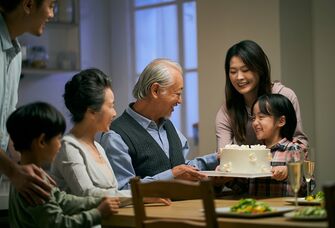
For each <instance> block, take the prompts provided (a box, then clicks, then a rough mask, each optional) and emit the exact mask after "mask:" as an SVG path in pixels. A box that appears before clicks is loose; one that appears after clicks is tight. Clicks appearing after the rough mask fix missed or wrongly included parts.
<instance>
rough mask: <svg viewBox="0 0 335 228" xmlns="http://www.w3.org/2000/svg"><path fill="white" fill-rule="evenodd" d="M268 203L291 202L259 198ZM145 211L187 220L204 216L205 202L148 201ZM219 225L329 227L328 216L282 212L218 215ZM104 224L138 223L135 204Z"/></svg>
mask: <svg viewBox="0 0 335 228" xmlns="http://www.w3.org/2000/svg"><path fill="white" fill-rule="evenodd" d="M259 200H260V201H262V202H266V203H268V205H269V206H270V207H271V206H272V207H283V206H292V204H290V203H288V202H287V200H288V198H285V197H282V198H264V199H259ZM237 202H238V199H225V198H223V199H216V200H215V206H216V207H231V206H232V205H234V204H236V203H237ZM146 213H147V215H148V216H149V217H152V218H180V219H185V220H194V221H199V220H204V214H203V211H202V202H201V201H200V200H185V201H174V202H172V204H171V205H170V206H163V205H157V204H147V205H146ZM218 221H219V226H220V227H224V228H237V227H238V228H254V227H257V228H270V227H271V228H289V227H297V228H299V227H311V228H327V227H328V225H327V221H326V220H307V221H305V220H292V219H289V218H286V217H284V216H283V215H282V214H279V215H276V216H270V217H258V218H240V217H225V216H220V215H219V217H218ZM102 227H114V228H115V227H135V217H134V212H133V208H132V206H128V207H125V208H120V209H119V212H118V214H115V215H113V216H111V217H109V218H108V219H104V220H103V221H102Z"/></svg>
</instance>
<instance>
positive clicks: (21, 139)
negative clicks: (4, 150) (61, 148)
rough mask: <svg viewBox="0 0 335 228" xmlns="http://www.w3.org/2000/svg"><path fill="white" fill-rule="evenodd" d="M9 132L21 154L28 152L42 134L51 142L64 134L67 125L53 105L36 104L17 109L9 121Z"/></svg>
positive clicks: (7, 125) (7, 124)
mask: <svg viewBox="0 0 335 228" xmlns="http://www.w3.org/2000/svg"><path fill="white" fill-rule="evenodd" d="M6 127H7V131H8V133H9V135H10V138H11V139H12V141H13V143H14V148H15V149H16V150H18V151H20V152H22V150H28V149H30V147H31V143H32V142H33V140H34V139H35V138H37V137H39V136H40V135H41V134H43V133H44V134H45V140H49V139H51V138H53V137H55V136H57V135H59V134H64V132H65V128H66V123H65V119H64V117H63V115H62V114H61V113H60V112H59V111H58V110H57V109H56V108H55V107H53V106H52V105H50V104H48V103H45V102H35V103H31V104H27V105H24V106H21V107H19V108H18V109H16V110H15V111H14V112H13V113H12V114H11V115H10V116H9V117H8V119H7V122H6Z"/></svg>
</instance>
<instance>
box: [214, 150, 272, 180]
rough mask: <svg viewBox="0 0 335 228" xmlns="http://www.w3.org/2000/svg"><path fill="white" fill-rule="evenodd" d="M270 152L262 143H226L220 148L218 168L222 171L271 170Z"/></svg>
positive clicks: (242, 172)
mask: <svg viewBox="0 0 335 228" xmlns="http://www.w3.org/2000/svg"><path fill="white" fill-rule="evenodd" d="M271 160H272V156H271V152H270V149H266V147H265V146H264V145H251V146H249V145H241V146H239V145H226V146H225V147H224V148H221V149H220V166H219V170H220V171H221V172H224V173H240V174H262V173H270V172H271Z"/></svg>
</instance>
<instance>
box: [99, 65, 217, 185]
mask: <svg viewBox="0 0 335 228" xmlns="http://www.w3.org/2000/svg"><path fill="white" fill-rule="evenodd" d="M182 73H183V72H182V69H181V67H180V65H179V64H178V63H176V62H173V61H171V60H168V59H156V60H154V61H152V62H151V63H150V64H149V65H148V66H147V67H146V68H145V69H144V71H143V72H142V74H141V75H140V77H139V79H138V81H137V83H136V85H135V87H134V89H133V96H134V97H135V99H136V101H135V103H131V104H130V105H129V107H128V108H127V109H126V110H125V111H124V113H123V114H122V115H121V116H120V117H119V118H117V119H116V120H115V121H113V123H112V124H111V130H110V131H109V132H107V133H105V134H104V135H103V136H102V139H101V144H102V146H103V147H104V148H105V150H106V153H107V156H108V159H109V162H110V163H111V165H112V167H113V170H114V172H115V176H116V178H117V180H118V183H119V188H120V189H129V188H130V184H129V180H130V179H131V178H132V177H134V176H140V177H141V179H142V182H149V181H154V180H167V179H174V178H175V179H185V180H200V179H203V178H206V176H205V175H203V174H201V173H199V172H198V170H214V169H215V167H216V166H217V165H218V158H217V155H216V154H215V153H213V154H210V155H206V156H204V157H200V158H196V159H194V160H191V161H185V157H186V156H187V154H188V152H189V146H188V143H187V140H186V138H185V136H183V135H182V134H181V132H179V131H178V130H177V129H175V127H174V125H173V123H172V122H171V121H170V120H169V117H170V116H171V113H172V112H173V110H174V107H175V106H177V105H179V104H181V102H182V97H181V96H182V91H183V86H184V83H183V77H182Z"/></svg>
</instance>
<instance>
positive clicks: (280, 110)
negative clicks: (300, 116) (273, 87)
mask: <svg viewBox="0 0 335 228" xmlns="http://www.w3.org/2000/svg"><path fill="white" fill-rule="evenodd" d="M257 102H258V106H259V110H260V112H261V113H263V114H265V115H270V116H273V117H274V118H275V120H278V119H279V118H280V117H281V116H285V120H286V123H285V125H284V126H283V127H282V128H281V129H280V135H281V137H283V138H284V137H285V138H287V139H288V140H290V141H292V138H293V135H294V132H295V129H296V127H297V116H296V113H295V110H294V107H293V105H292V103H291V101H290V100H289V99H288V98H287V97H285V96H284V95H281V94H266V95H262V96H260V97H259V98H258V99H257V100H256V101H255V102H254V104H253V105H252V107H251V115H254V113H253V110H254V106H255V104H256V103H257Z"/></svg>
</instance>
